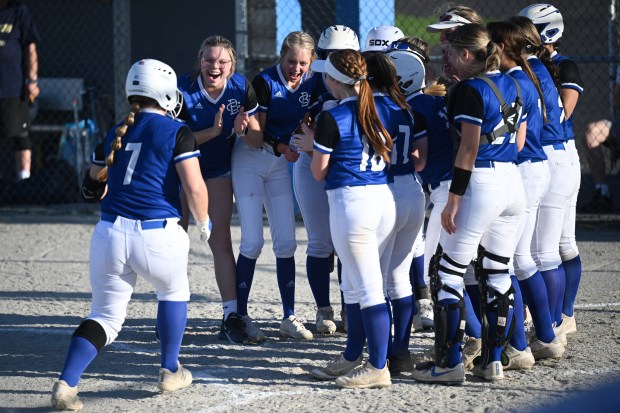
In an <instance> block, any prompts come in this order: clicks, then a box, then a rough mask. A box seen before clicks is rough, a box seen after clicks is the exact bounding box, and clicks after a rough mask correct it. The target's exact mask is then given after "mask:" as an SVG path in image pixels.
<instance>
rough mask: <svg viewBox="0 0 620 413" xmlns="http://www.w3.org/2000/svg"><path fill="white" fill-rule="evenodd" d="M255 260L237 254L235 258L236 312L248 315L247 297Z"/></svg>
mask: <svg viewBox="0 0 620 413" xmlns="http://www.w3.org/2000/svg"><path fill="white" fill-rule="evenodd" d="M255 268H256V260H255V259H251V258H247V257H246V256H245V255H241V254H239V258H238V259H237V313H239V315H242V316H243V315H248V298H249V297H250V288H252V280H253V279H254V270H255Z"/></svg>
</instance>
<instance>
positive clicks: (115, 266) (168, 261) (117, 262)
mask: <svg viewBox="0 0 620 413" xmlns="http://www.w3.org/2000/svg"><path fill="white" fill-rule="evenodd" d="M178 221H179V220H178V218H168V219H167V220H166V226H165V227H163V228H161V227H160V228H153V229H142V225H143V224H142V223H141V222H140V221H136V220H132V219H127V218H123V217H117V218H116V220H115V222H106V221H103V220H102V221H99V222H98V223H97V225H96V226H95V231H94V233H93V236H92V239H91V242H90V265H89V268H90V285H91V287H92V291H93V301H92V304H91V309H90V314H89V316H88V318H89V319H92V320H95V321H97V322H98V323H99V324H101V326H102V327H103V329H104V330H105V333H106V337H107V342H106V345H109V344H111V343H112V342H113V341H114V340H115V339H116V337H117V336H118V332H119V331H120V330H121V328H122V325H123V323H124V322H125V318H126V317H127V304H128V303H129V300H130V298H131V294H132V293H133V289H134V286H135V284H136V279H137V276H138V275H140V276H142V277H143V278H144V279H145V280H147V281H148V282H150V283H151V284H153V286H154V287H155V290H156V292H157V299H158V300H159V301H189V296H190V293H189V282H188V279H187V255H188V253H189V237H188V236H187V233H186V232H185V231H184V230H183V228H181V226H179V225H178V224H177V223H178ZM147 222H149V221H147Z"/></svg>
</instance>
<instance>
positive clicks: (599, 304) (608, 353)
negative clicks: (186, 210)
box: [0, 206, 620, 412]
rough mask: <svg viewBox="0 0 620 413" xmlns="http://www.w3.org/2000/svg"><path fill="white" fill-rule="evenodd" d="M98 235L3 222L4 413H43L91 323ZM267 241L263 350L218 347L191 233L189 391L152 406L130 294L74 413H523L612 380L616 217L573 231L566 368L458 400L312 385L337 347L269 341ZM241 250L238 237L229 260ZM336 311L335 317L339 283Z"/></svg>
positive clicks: (275, 322) (618, 368) (214, 315)
mask: <svg viewBox="0 0 620 413" xmlns="http://www.w3.org/2000/svg"><path fill="white" fill-rule="evenodd" d="M96 221H97V214H96V211H95V210H94V209H89V208H86V207H84V206H69V207H68V208H67V207H66V206H64V207H58V208H56V207H54V208H40V209H34V210H33V209H31V210H29V212H28V213H24V212H23V211H19V210H15V209H0V256H1V258H2V259H1V262H0V410H2V411H29V412H30V411H49V410H50V407H49V406H50V390H51V388H52V384H53V381H54V380H55V379H57V377H58V374H59V372H60V370H61V369H62V365H63V362H64V357H65V352H66V349H67V346H68V343H69V340H70V337H71V333H72V332H73V329H74V328H75V327H76V326H77V325H78V324H79V323H80V321H81V319H82V318H83V317H84V316H86V315H87V314H88V310H89V304H90V285H89V280H88V248H89V242H90V235H91V233H92V229H93V225H94V224H95V223H96ZM265 234H266V236H265V239H266V240H267V241H266V245H265V248H264V249H263V254H262V256H261V257H260V258H259V261H258V264H257V267H256V269H257V272H256V276H255V278H254V284H253V288H252V293H251V296H250V305H249V308H250V315H251V316H252V317H253V318H255V319H256V320H257V322H258V324H259V325H260V327H261V328H263V329H264V331H265V332H266V334H267V336H268V340H267V342H266V343H264V344H263V345H260V346H241V345H231V344H225V343H224V342H222V341H218V340H217V338H216V333H217V331H218V328H219V323H220V317H221V308H220V302H219V294H218V291H217V287H216V284H215V278H214V275H213V260H212V257H211V255H210V252H209V251H208V248H207V247H206V246H205V245H204V244H200V243H199V242H198V231H197V229H196V228H195V227H194V228H191V232H190V235H191V240H192V247H191V252H190V269H189V277H190V283H191V288H192V301H191V302H190V305H189V319H188V328H187V331H186V335H185V338H184V342H183V348H182V350H181V362H182V363H183V364H184V365H185V366H186V367H188V368H189V369H190V370H191V371H192V373H193V374H194V384H193V385H192V386H191V387H189V388H187V389H184V390H181V391H179V392H176V393H172V394H163V395H162V394H159V393H158V392H157V388H156V382H157V371H158V365H159V357H158V343H157V342H156V341H155V336H154V324H155V321H154V318H155V312H156V307H157V305H156V299H155V296H154V294H153V291H152V290H151V288H150V285H148V284H147V283H146V282H144V280H140V281H138V285H137V286H136V290H135V293H134V295H133V300H132V302H131V303H130V305H129V309H128V317H127V322H126V324H125V329H124V330H123V331H122V332H121V333H120V335H119V338H118V340H117V341H116V342H115V343H113V344H112V345H111V346H109V347H108V348H106V349H104V350H103V351H102V353H101V354H100V355H99V357H98V358H97V359H96V360H95V361H94V363H93V364H92V365H91V366H90V368H89V369H88V370H87V371H86V373H85V374H84V376H83V378H82V381H81V383H80V395H81V398H82V401H83V402H84V405H85V407H84V411H85V412H110V411H123V412H128V411H140V412H144V411H149V412H154V411H171V412H172V411H181V410H183V411H192V412H215V411H224V412H228V411H230V412H233V411H234V412H245V411H247V412H250V411H251V412H255V411H261V412H266V411H269V412H275V411H278V412H289V411H295V412H319V411H320V412H326V411H329V412H332V411H373V412H381V411H438V412H444V411H476V412H500V411H524V410H525V411H528V410H535V409H543V410H544V409H547V408H550V407H551V406H553V405H555V404H556V403H558V402H563V401H566V400H567V399H569V398H571V397H574V396H578V395H579V394H580V393H583V392H587V391H589V390H591V389H593V388H595V387H597V386H598V385H600V384H601V383H604V382H607V381H611V380H612V379H614V378H615V379H619V378H620V365H619V364H618V360H620V277H619V272H618V268H620V243H619V242H618V241H620V216H614V215H611V216H606V217H600V216H599V217H583V216H579V218H578V229H577V235H578V241H579V247H580V250H581V257H582V262H583V278H582V285H581V289H580V291H579V295H578V297H577V303H576V307H577V310H576V319H577V329H578V330H577V332H576V333H574V334H572V335H570V336H569V345H568V349H567V352H566V354H565V356H564V358H563V359H562V360H560V361H558V362H546V363H541V364H537V365H536V366H534V368H533V369H531V370H529V371H518V372H506V380H504V381H502V382H500V383H488V382H484V381H482V380H480V379H477V378H475V377H473V376H472V375H469V374H468V375H467V382H466V383H465V385H463V386H459V387H445V386H439V385H424V384H419V383H416V382H415V381H413V380H412V379H411V378H410V377H409V376H408V375H407V374H405V375H402V376H400V377H398V378H394V379H393V386H392V387H391V388H387V389H382V390H364V391H355V390H340V389H339V388H337V387H336V386H335V385H334V384H333V383H331V382H318V381H315V380H313V379H312V377H311V376H310V375H309V373H308V372H309V370H310V369H311V368H313V367H315V366H317V365H319V364H321V363H323V362H325V361H326V360H327V359H328V358H331V357H332V356H334V355H336V354H338V352H339V351H341V350H342V349H343V345H344V341H345V335H344V334H343V333H340V332H339V333H336V334H335V335H332V336H326V337H324V336H321V337H319V336H315V339H314V340H310V341H304V342H300V341H293V340H289V339H281V338H280V337H279V335H278V327H279V318H280V314H281V304H280V299H279V295H278V288H277V283H276V277H275V258H274V256H273V252H272V251H271V244H270V243H269V236H268V230H267V228H266V229H265ZM297 236H298V244H299V247H298V250H297V253H296V255H295V257H296V262H297V277H296V283H297V291H296V298H297V302H296V312H297V315H299V316H302V317H306V318H307V319H308V324H307V325H308V327H309V328H311V329H313V328H314V325H313V324H312V322H313V319H314V313H315V310H314V304H313V300H312V296H311V293H310V288H309V285H308V282H307V280H306V277H305V247H306V242H307V240H306V235H305V230H304V228H303V226H301V224H299V226H298V228H297ZM239 238H240V231H239V226H238V224H237V223H235V225H234V226H233V244H234V245H235V247H236V246H238V244H239ZM332 300H333V303H334V304H333V305H334V307H335V310H336V313H338V312H339V310H340V303H339V294H338V286H337V279H336V276H335V275H334V277H333V282H332ZM432 337H433V335H432V333H424V334H415V335H414V336H413V338H412V340H411V350H412V351H413V352H414V353H415V354H416V355H418V356H420V355H422V354H424V353H425V352H428V351H429V350H430V348H431V346H432ZM618 390H620V387H618V386H616V392H618ZM616 407H617V406H616Z"/></svg>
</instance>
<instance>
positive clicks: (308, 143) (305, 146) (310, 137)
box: [291, 123, 314, 152]
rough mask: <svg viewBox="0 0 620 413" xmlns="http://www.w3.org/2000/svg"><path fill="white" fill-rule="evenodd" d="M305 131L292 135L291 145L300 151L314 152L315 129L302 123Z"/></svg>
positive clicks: (302, 128)
mask: <svg viewBox="0 0 620 413" xmlns="http://www.w3.org/2000/svg"><path fill="white" fill-rule="evenodd" d="M301 130H302V131H303V133H296V134H295V135H293V136H291V145H292V146H294V147H296V148H297V151H298V152H312V151H313V150H314V129H312V128H311V127H309V126H308V125H306V124H305V123H302V124H301Z"/></svg>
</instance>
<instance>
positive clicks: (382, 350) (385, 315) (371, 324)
mask: <svg viewBox="0 0 620 413" xmlns="http://www.w3.org/2000/svg"><path fill="white" fill-rule="evenodd" d="M388 311H389V310H388V304H387V303H381V304H377V305H373V306H372V307H367V308H364V309H363V310H362V320H363V322H364V330H366V337H367V339H368V355H369V357H368V361H369V362H370V364H372V365H373V366H374V367H375V368H378V369H382V368H384V367H385V363H386V361H387V347H388V340H387V338H388V337H389V336H390V315H389V312H388ZM347 315H348V314H347Z"/></svg>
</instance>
